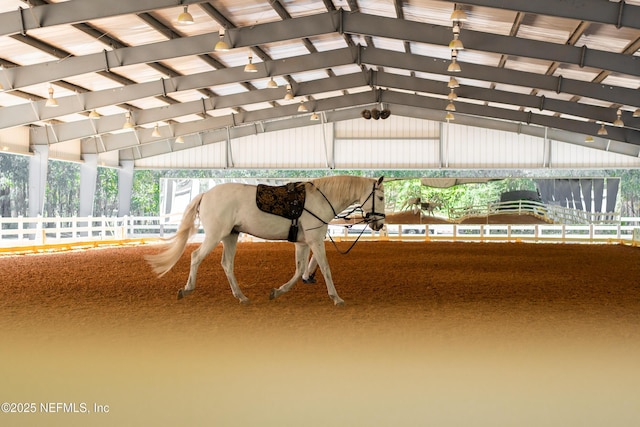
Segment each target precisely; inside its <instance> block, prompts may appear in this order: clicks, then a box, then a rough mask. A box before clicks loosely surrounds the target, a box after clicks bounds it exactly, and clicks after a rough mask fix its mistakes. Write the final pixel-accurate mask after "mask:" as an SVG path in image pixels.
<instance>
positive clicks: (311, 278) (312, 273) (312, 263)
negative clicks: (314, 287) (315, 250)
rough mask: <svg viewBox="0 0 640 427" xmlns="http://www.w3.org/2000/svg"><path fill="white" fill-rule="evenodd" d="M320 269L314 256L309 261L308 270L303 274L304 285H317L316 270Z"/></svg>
mask: <svg viewBox="0 0 640 427" xmlns="http://www.w3.org/2000/svg"><path fill="white" fill-rule="evenodd" d="M317 268H318V261H316V257H314V256H313V255H312V256H311V259H310V260H309V264H308V265H307V268H306V269H305V270H304V273H302V283H307V284H313V283H316V269H317Z"/></svg>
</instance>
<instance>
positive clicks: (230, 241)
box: [221, 232, 249, 304]
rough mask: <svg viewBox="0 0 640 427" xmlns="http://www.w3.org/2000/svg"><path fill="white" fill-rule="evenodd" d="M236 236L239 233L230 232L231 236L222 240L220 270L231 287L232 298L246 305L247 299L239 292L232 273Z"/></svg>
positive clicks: (236, 243) (236, 242)
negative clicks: (222, 249)
mask: <svg viewBox="0 0 640 427" xmlns="http://www.w3.org/2000/svg"><path fill="white" fill-rule="evenodd" d="M238 236H239V233H237V232H231V234H229V235H227V236H226V237H224V238H223V239H222V244H223V245H224V251H223V252H222V262H221V264H222V269H223V270H224V272H225V274H226V275H227V280H229V286H231V293H232V294H233V296H234V297H236V298H238V300H240V303H241V304H247V303H248V302H249V298H247V297H246V296H244V294H243V293H242V291H241V290H240V286H238V281H237V280H236V276H235V274H234V273H233V266H234V259H235V256H236V246H237V245H238Z"/></svg>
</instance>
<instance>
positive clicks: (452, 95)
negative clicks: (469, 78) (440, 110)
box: [447, 88, 458, 101]
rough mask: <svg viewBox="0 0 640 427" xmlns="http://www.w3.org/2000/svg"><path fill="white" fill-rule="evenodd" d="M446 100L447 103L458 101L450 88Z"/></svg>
mask: <svg viewBox="0 0 640 427" xmlns="http://www.w3.org/2000/svg"><path fill="white" fill-rule="evenodd" d="M447 99H448V100H449V101H454V100H456V99H458V95H457V94H456V92H455V90H454V89H453V88H451V92H449V95H447Z"/></svg>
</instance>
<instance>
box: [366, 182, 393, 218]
mask: <svg viewBox="0 0 640 427" xmlns="http://www.w3.org/2000/svg"><path fill="white" fill-rule="evenodd" d="M377 184H378V183H377V182H374V183H373V190H371V193H369V195H368V196H367V198H366V199H365V200H364V203H362V204H361V205H360V210H363V209H362V206H363V205H364V204H365V203H367V200H369V198H371V212H367V213H366V214H365V215H364V222H365V223H367V224H369V223H371V222H374V221H380V220H382V219H385V218H386V217H387V216H386V215H385V213H384V206H383V207H382V212H376V191H377V190H378V185H377Z"/></svg>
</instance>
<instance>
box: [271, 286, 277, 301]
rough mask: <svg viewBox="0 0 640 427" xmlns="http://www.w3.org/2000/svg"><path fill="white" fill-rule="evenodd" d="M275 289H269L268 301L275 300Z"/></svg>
mask: <svg viewBox="0 0 640 427" xmlns="http://www.w3.org/2000/svg"><path fill="white" fill-rule="evenodd" d="M276 291H277V289H276V288H273V289H271V292H269V299H270V300H271V299H276V297H277V295H276Z"/></svg>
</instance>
